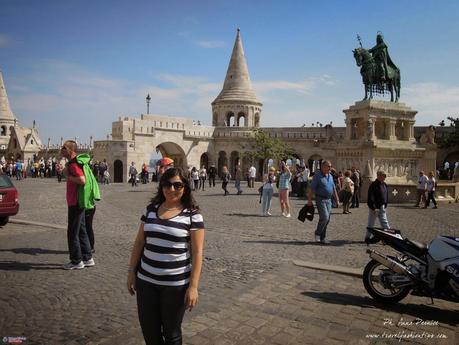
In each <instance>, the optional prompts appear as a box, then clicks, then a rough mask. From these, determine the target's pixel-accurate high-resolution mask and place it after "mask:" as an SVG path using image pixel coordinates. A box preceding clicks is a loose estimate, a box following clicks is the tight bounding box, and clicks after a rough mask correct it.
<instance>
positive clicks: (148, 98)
mask: <svg viewBox="0 0 459 345" xmlns="http://www.w3.org/2000/svg"><path fill="white" fill-rule="evenodd" d="M145 100H146V101H147V115H148V114H150V101H151V97H150V94H148V95H147V97H146V98H145Z"/></svg>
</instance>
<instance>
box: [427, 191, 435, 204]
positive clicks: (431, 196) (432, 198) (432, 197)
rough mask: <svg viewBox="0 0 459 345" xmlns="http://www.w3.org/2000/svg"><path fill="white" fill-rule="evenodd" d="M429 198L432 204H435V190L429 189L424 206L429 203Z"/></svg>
mask: <svg viewBox="0 0 459 345" xmlns="http://www.w3.org/2000/svg"><path fill="white" fill-rule="evenodd" d="M430 200H432V202H433V204H434V205H435V206H437V201H436V200H435V191H434V190H433V191H431V192H428V193H427V200H426V205H425V207H429V205H430Z"/></svg>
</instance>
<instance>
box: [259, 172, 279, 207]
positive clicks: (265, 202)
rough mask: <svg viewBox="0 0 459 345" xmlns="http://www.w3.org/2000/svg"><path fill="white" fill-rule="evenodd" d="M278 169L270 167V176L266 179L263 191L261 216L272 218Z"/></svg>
mask: <svg viewBox="0 0 459 345" xmlns="http://www.w3.org/2000/svg"><path fill="white" fill-rule="evenodd" d="M275 174H276V169H275V168H274V167H270V168H269V170H268V174H267V175H266V176H265V178H264V184H263V186H262V190H261V215H262V216H270V215H271V213H270V212H269V211H270V210H271V200H272V197H273V191H274V189H273V183H274V182H275V181H276V175H275Z"/></svg>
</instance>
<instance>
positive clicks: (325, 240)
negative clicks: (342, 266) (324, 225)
mask: <svg viewBox="0 0 459 345" xmlns="http://www.w3.org/2000/svg"><path fill="white" fill-rule="evenodd" d="M320 242H321V243H322V244H331V242H330V241H329V240H327V239H326V238H324V239H323V240H322V241H320Z"/></svg>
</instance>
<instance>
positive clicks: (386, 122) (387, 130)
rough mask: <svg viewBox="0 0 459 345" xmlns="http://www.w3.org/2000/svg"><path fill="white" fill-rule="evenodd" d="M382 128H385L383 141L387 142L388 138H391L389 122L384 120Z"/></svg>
mask: <svg viewBox="0 0 459 345" xmlns="http://www.w3.org/2000/svg"><path fill="white" fill-rule="evenodd" d="M384 126H385V130H384V139H386V140H388V139H390V136H391V133H392V132H391V123H390V120H385V121H384Z"/></svg>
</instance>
